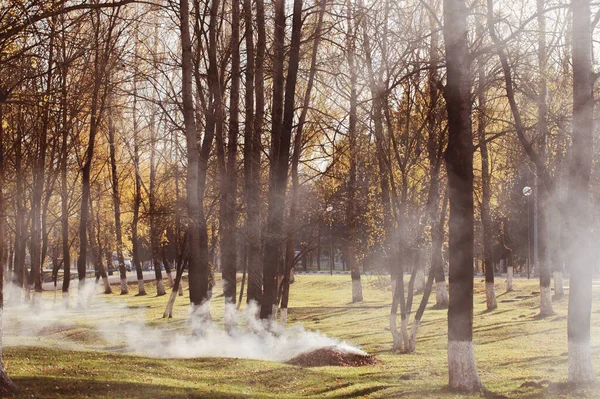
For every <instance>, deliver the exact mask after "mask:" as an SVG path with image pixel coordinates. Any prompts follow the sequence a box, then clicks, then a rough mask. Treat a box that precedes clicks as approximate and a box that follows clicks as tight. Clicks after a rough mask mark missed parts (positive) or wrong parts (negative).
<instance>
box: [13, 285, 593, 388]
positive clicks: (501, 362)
mask: <svg viewBox="0 0 600 399" xmlns="http://www.w3.org/2000/svg"><path fill="white" fill-rule="evenodd" d="M219 286H220V285H219V284H218V285H217V287H219ZM504 287H505V282H504V281H503V280H501V279H497V284H496V292H497V293H498V294H499V297H498V309H497V310H496V311H494V312H491V313H488V312H485V293H484V290H483V281H482V280H480V279H477V280H476V287H475V310H474V314H475V317H474V343H475V357H476V360H477V366H478V369H479V373H480V377H481V380H482V382H483V384H484V386H485V388H486V390H487V391H488V393H486V394H485V396H486V397H502V395H503V396H506V397H510V398H513V397H514V398H533V397H547V398H551V397H552V398H554V397H556V398H581V397H588V398H599V397H600V385H597V384H596V385H591V386H587V387H579V388H578V387H570V386H568V385H566V384H564V382H565V380H566V374H567V339H566V335H567V333H566V331H567V328H566V326H567V319H566V315H567V302H568V299H567V298H566V297H565V298H562V299H560V300H557V301H554V308H555V312H556V314H555V315H554V316H551V317H548V318H546V319H538V318H537V317H536V316H537V313H538V312H537V308H536V305H537V302H538V300H539V297H535V298H532V299H527V300H524V301H521V302H509V303H504V302H501V301H502V300H504V299H510V298H514V297H515V296H517V295H524V294H530V293H531V292H534V291H538V282H537V281H536V280H533V279H532V280H529V281H527V280H515V281H514V287H515V291H513V292H511V293H507V294H504V293H503V292H504ZM131 288H132V291H134V292H135V291H136V288H135V287H134V286H132V287H131ZM363 290H364V297H365V301H364V302H363V303H361V304H351V303H349V302H350V297H351V282H350V276H339V275H338V276H327V275H325V276H308V275H300V276H297V278H296V283H295V284H293V286H292V289H291V298H290V309H289V323H290V324H293V323H296V322H300V323H302V324H303V325H304V327H305V328H307V329H310V330H320V331H321V332H322V333H325V334H327V335H329V336H332V337H337V338H339V339H342V340H345V341H348V342H350V343H353V344H355V345H358V346H360V347H361V348H362V349H364V350H366V351H367V352H369V353H371V354H373V355H375V356H376V357H377V358H378V359H379V363H378V364H376V365H374V366H367V367H357V368H349V367H317V368H301V367H296V366H288V365H285V364H280V363H275V362H267V361H258V360H247V359H230V358H229V359H228V358H201V359H152V358H144V357H139V356H134V355H131V354H126V353H116V352H119V351H122V350H120V349H119V346H118V345H116V344H115V343H112V342H106V341H104V339H103V338H102V336H101V335H100V334H98V333H97V332H96V328H97V327H98V326H99V325H100V324H102V325H103V326H104V327H103V328H107V327H106V326H107V325H108V326H109V327H108V328H110V325H116V324H117V323H123V322H125V321H127V320H123V315H122V313H119V312H114V314H112V313H111V312H110V311H107V312H103V313H100V314H85V313H84V312H80V313H79V316H78V317H77V320H76V322H75V323H74V325H69V324H65V323H63V324H61V322H63V321H60V320H59V321H57V322H58V324H57V327H56V328H48V329H46V330H44V333H43V334H42V337H34V336H33V334H31V335H32V336H27V334H26V333H25V334H24V333H23V332H18V331H19V329H18V328H15V326H11V325H10V322H11V319H10V317H7V319H6V320H5V330H6V331H5V335H4V337H5V348H4V362H5V366H6V368H7V370H8V372H9V375H10V376H11V377H12V378H13V380H14V381H15V382H16V383H17V384H18V385H19V387H20V388H21V390H22V392H21V393H20V394H19V395H17V397H23V398H32V397H35V398H87V397H89V398H127V399H131V398H221V397H223V398H232V397H250V398H277V397H315V398H317V397H331V398H349V397H373V398H397V397H408V398H423V397H431V398H436V397H444V398H446V397H448V398H450V397H460V395H457V394H454V393H451V392H448V391H447V390H446V388H445V387H446V384H447V370H446V367H447V361H446V342H447V336H446V331H447V324H446V311H445V310H433V309H431V305H432V304H433V301H434V298H431V300H430V306H429V307H428V309H427V311H426V312H425V315H424V317H423V323H422V326H421V329H420V334H419V340H418V342H417V351H416V353H412V354H399V353H393V352H391V350H390V348H391V344H392V343H391V334H390V331H389V322H388V314H389V307H390V301H391V292H390V288H389V284H388V283H387V279H386V278H382V277H374V276H372V277H363ZM147 291H148V293H149V295H148V296H145V297H135V296H133V295H128V296H120V295H117V294H115V295H112V296H104V295H102V294H97V295H96V297H102V298H105V299H106V300H107V301H109V303H112V302H119V303H126V304H127V305H128V306H129V307H130V308H131V309H136V310H135V311H133V312H132V313H133V315H132V316H131V317H130V319H134V320H135V319H137V320H144V319H145V320H147V321H148V323H149V324H150V325H152V326H153V327H156V328H161V329H170V330H174V331H175V330H180V331H184V330H185V329H186V328H187V323H186V322H185V319H186V318H187V314H188V313H187V312H188V298H187V295H186V296H185V297H178V299H177V302H176V305H175V310H174V318H173V319H171V320H165V319H162V318H161V316H162V312H163V311H164V306H165V304H166V302H167V296H163V297H158V298H157V297H155V296H154V294H155V288H154V287H153V286H151V285H150V284H147ZM115 292H117V287H115ZM44 300H45V301H53V294H52V293H45V294H44ZM599 300H600V289H599V288H594V304H593V309H592V312H593V313H592V326H593V327H592V346H593V349H594V360H595V366H596V370H597V371H600V351H599V349H600V310H599V307H598V303H600V302H599ZM72 301H73V303H74V297H73V298H72ZM419 301H420V296H418V297H417V298H416V299H415V305H414V306H413V309H416V307H417V306H418V303H419ZM211 311H212V316H213V318H214V320H215V322H217V323H221V319H222V314H223V305H222V297H219V292H218V290H217V289H215V296H214V298H213V301H212V305H211ZM6 312H7V313H9V312H10V309H8V310H7V311H6ZM141 339H142V338H141ZM157 344H160V343H157ZM107 348H112V349H114V350H115V351H116V352H115V351H113V352H111V351H107V350H106V349H107ZM544 380H549V381H551V382H552V384H550V386H549V387H548V383H543V384H539V385H536V384H531V383H532V382H533V383H540V382H543V381H544ZM524 383H529V384H527V385H533V386H529V387H527V386H525V387H522V384H524ZM478 396H481V395H474V397H478Z"/></svg>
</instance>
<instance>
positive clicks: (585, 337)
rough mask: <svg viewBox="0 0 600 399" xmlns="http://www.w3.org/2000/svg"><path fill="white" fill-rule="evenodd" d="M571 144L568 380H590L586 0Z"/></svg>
mask: <svg viewBox="0 0 600 399" xmlns="http://www.w3.org/2000/svg"><path fill="white" fill-rule="evenodd" d="M571 6H572V12H573V145H572V147H571V159H570V162H569V194H568V204H569V207H570V209H569V210H568V212H569V215H570V216H569V219H568V222H567V228H568V231H569V237H570V238H569V248H568V258H567V259H569V260H570V262H571V264H570V272H571V273H570V276H571V277H570V285H569V315H568V339H569V381H570V382H574V383H587V382H590V381H594V380H595V379H596V375H595V373H594V368H593V365H592V364H593V362H592V348H591V343H590V318H591V312H592V271H593V269H592V265H593V262H592V259H591V258H590V255H591V254H592V251H591V248H592V243H591V234H590V233H591V229H590V225H589V214H590V201H589V185H590V172H591V167H592V154H593V152H592V149H593V124H594V118H593V116H594V96H593V85H594V81H593V74H592V51H591V50H592V29H591V13H590V1H589V0H573V1H572V3H571Z"/></svg>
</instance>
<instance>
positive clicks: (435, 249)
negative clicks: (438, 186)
mask: <svg viewBox="0 0 600 399" xmlns="http://www.w3.org/2000/svg"><path fill="white" fill-rule="evenodd" d="M447 208H448V196H447V195H444V199H443V202H442V211H441V212H440V220H439V221H436V220H434V219H432V220H431V236H432V237H431V267H430V269H429V275H428V277H427V283H426V284H425V290H424V291H423V297H422V298H421V303H420V304H419V308H418V309H417V313H416V314H415V318H414V320H413V324H412V328H411V335H410V340H409V348H408V351H409V352H414V351H415V349H416V346H417V333H418V331H419V327H420V326H421V318H422V317H423V313H425V308H426V307H427V302H429V295H430V294H431V289H432V287H433V280H434V279H435V275H436V272H437V270H439V268H440V264H441V263H442V262H443V258H442V246H443V245H444V224H445V223H446V210H447ZM436 223H437V224H436ZM444 286H445V284H444Z"/></svg>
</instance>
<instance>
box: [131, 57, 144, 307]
mask: <svg viewBox="0 0 600 399" xmlns="http://www.w3.org/2000/svg"><path fill="white" fill-rule="evenodd" d="M136 54H137V47H136ZM136 83H137V82H136V79H135V78H134V81H133V108H132V119H133V167H134V171H135V193H134V197H133V220H132V222H131V244H132V258H133V259H132V261H133V266H134V267H135V272H136V275H137V282H138V293H137V294H136V295H137V296H142V295H146V288H145V287H144V272H143V270H142V264H141V262H140V239H139V236H138V223H139V220H140V206H141V205H142V176H141V175H140V149H139V147H140V139H139V129H138V120H137V112H136V111H137V86H136Z"/></svg>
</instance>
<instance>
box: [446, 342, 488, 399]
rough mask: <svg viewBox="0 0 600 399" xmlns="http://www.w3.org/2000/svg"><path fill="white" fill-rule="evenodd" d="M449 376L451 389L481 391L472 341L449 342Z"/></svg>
mask: <svg viewBox="0 0 600 399" xmlns="http://www.w3.org/2000/svg"><path fill="white" fill-rule="evenodd" d="M448 374H449V385H450V389H453V390H457V391H466V392H479V391H481V388H482V387H481V381H480V380H479V374H478V373H477V366H476V365H475V353H474V351H473V343H472V342H471V341H448Z"/></svg>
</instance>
